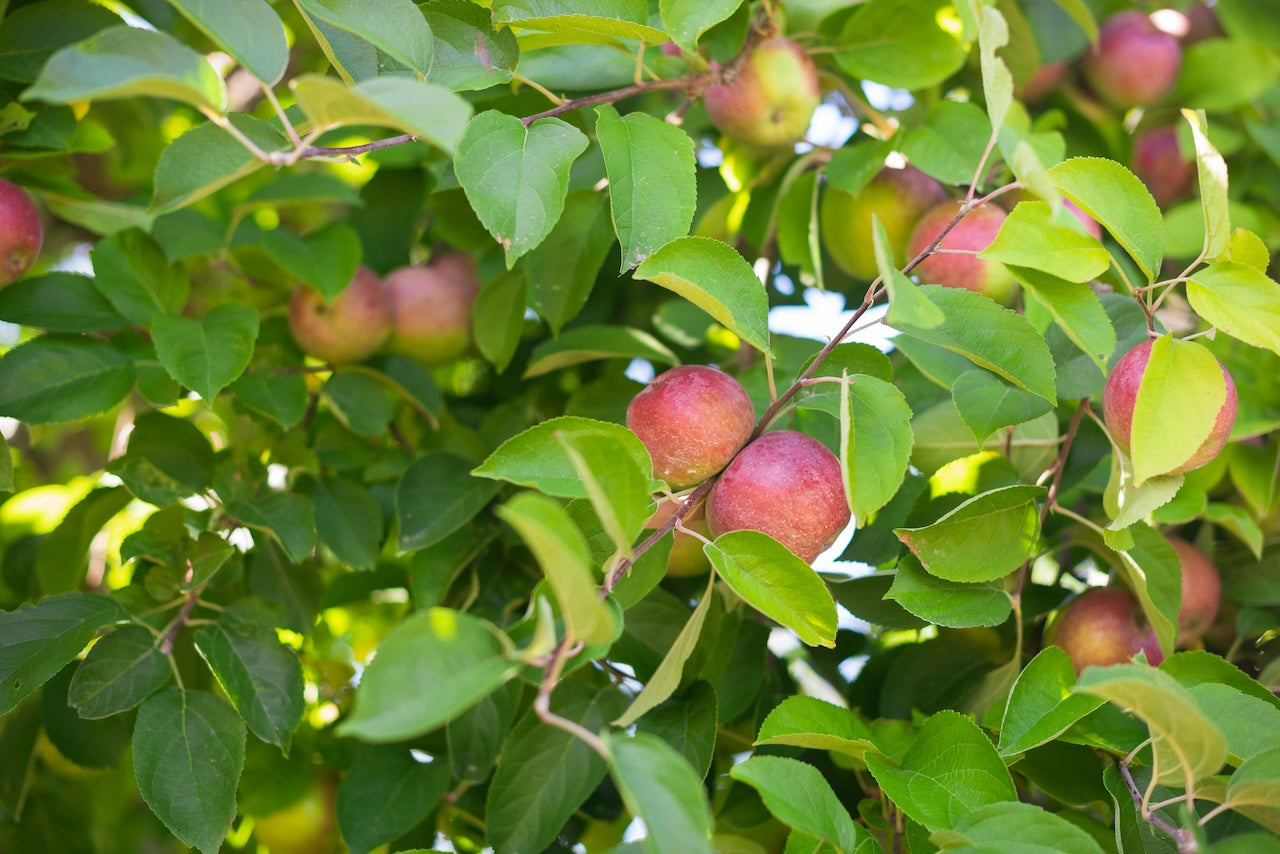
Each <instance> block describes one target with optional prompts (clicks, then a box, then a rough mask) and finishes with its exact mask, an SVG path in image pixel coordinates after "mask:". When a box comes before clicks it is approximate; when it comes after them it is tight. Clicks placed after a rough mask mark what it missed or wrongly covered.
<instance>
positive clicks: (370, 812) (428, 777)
mask: <svg viewBox="0 0 1280 854" xmlns="http://www.w3.org/2000/svg"><path fill="white" fill-rule="evenodd" d="M448 788H449V766H448V765H447V764H445V762H444V761H443V760H442V759H441V758H439V757H436V758H435V759H434V761H431V762H423V761H420V760H418V759H417V758H416V757H415V756H414V754H413V753H412V752H411V751H410V750H409V749H408V748H407V747H404V746H403V745H399V746H396V745H390V744H387V745H375V746H373V747H370V748H368V749H367V750H365V751H364V752H363V753H361V754H360V756H359V758H358V759H356V761H355V763H354V764H353V765H352V766H351V770H350V771H348V772H347V774H346V776H344V777H343V778H342V783H340V784H339V785H338V802H337V812H338V827H339V828H341V830H342V837H343V839H345V840H346V842H347V844H348V845H350V846H351V850H352V852H353V854H367V852H369V851H372V850H373V849H375V848H377V847H378V846H379V845H383V844H384V843H387V842H391V841H393V840H395V839H397V838H398V837H400V836H402V835H403V834H405V833H408V832H409V831H410V830H413V828H414V827H415V826H417V825H418V823H419V822H421V821H422V820H423V819H425V818H426V817H427V816H429V815H431V811H432V810H434V809H435V808H436V804H438V803H439V802H440V798H441V797H443V796H444V793H445V791H446V790H447V789H448Z"/></svg>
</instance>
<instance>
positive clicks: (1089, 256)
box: [979, 202, 1111, 282]
mask: <svg viewBox="0 0 1280 854" xmlns="http://www.w3.org/2000/svg"><path fill="white" fill-rule="evenodd" d="M1060 216H1065V217H1067V218H1070V217H1071V214H1070V213H1063V214H1061V215H1060ZM979 257H981V258H986V259H988V260H992V261H999V262H1001V263H1004V264H1014V265H1017V266H1020V267H1029V268H1031V269H1033V270H1039V271H1040V272H1042V273H1049V274H1052V275H1053V276H1056V277H1057V278H1059V279H1063V280H1066V281H1068V282H1088V281H1090V280H1092V279H1096V278H1097V277H1098V276H1100V275H1102V274H1103V273H1104V272H1106V270H1107V268H1108V267H1110V266H1111V256H1110V255H1108V254H1107V250H1106V249H1104V248H1103V246H1102V244H1101V243H1099V242H1098V241H1097V240H1095V239H1094V238H1093V237H1092V236H1091V235H1088V234H1084V233H1082V232H1080V231H1078V230H1076V229H1075V228H1073V227H1072V226H1070V225H1068V224H1067V223H1065V222H1063V221H1061V220H1060V219H1059V218H1056V217H1055V216H1054V215H1053V212H1052V211H1051V210H1050V208H1049V205H1048V204H1047V203H1045V202H1019V203H1018V205H1017V207H1015V208H1014V209H1013V211H1012V212H1011V213H1010V214H1009V216H1008V217H1006V218H1005V221H1004V222H1003V223H1002V224H1001V225H1000V231H999V233H998V234H996V239H995V240H994V241H992V243H991V245H990V246H988V247H987V248H986V249H984V250H982V252H980V253H979Z"/></svg>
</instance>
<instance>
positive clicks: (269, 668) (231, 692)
mask: <svg viewBox="0 0 1280 854" xmlns="http://www.w3.org/2000/svg"><path fill="white" fill-rule="evenodd" d="M195 645H196V649H197V650H198V651H199V653H200V655H201V656H203V658H204V660H205V662H206V663H207V664H208V665H209V669H210V670H212V671H213V675H214V676H216V677H218V683H219V684H221V685H222V689H223V690H224V691H226V693H227V697H228V698H229V699H230V700H231V702H232V704H233V705H234V706H235V707H236V710H237V711H239V712H240V715H241V717H243V718H244V720H245V723H247V724H248V725H249V729H251V730H253V734H254V735H256V736H257V737H258V738H260V739H262V740H263V741H265V742H267V743H268V744H274V745H276V746H277V747H279V748H280V749H281V750H283V751H284V752H285V753H286V754H287V753H288V752H289V743H290V742H291V741H292V739H293V731H294V730H295V729H296V728H297V726H298V724H299V722H301V720H302V713H303V711H304V710H305V709H304V706H305V704H304V701H303V698H302V690H303V683H302V665H301V664H300V663H299V661H298V654H297V653H296V652H294V651H293V650H292V649H290V648H289V647H286V646H284V645H283V644H282V643H280V640H279V639H278V638H277V637H276V633H275V629H274V627H272V626H268V625H262V624H261V623H258V622H256V621H254V620H252V619H249V618H247V617H246V616H244V615H241V614H238V613H236V612H235V611H234V610H228V611H224V612H223V614H222V617H221V618H220V619H219V620H218V622H216V623H211V624H209V625H206V626H201V627H200V628H199V629H197V630H196V635H195Z"/></svg>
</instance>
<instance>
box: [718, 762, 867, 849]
mask: <svg viewBox="0 0 1280 854" xmlns="http://www.w3.org/2000/svg"><path fill="white" fill-rule="evenodd" d="M729 776H731V777H732V778H733V779H735V780H739V781H741V782H743V783H746V784H747V785H748V786H750V787H751V788H753V789H755V790H756V791H758V792H759V793H760V799H761V800H762V801H764V805H765V808H766V809H768V810H769V812H771V813H773V815H774V817H775V818H777V819H778V820H779V821H781V822H782V823H783V824H785V825H787V826H788V827H793V828H795V829H797V830H801V831H804V832H805V833H809V834H811V835H813V836H816V837H818V838H819V839H824V840H826V841H827V842H830V843H831V844H833V845H835V846H836V847H837V849H838V850H840V851H853V850H854V849H855V848H856V847H857V846H858V845H859V844H860V843H861V842H862V838H863V837H864V836H867V835H868V834H867V831H866V830H864V829H862V828H860V827H858V826H857V825H856V824H854V823H853V819H852V818H851V817H850V816H849V811H848V810H846V809H845V807H844V804H842V803H840V799H839V798H837V797H836V793H835V792H834V791H832V789H831V784H830V783H829V782H828V781H827V779H826V778H825V777H823V775H822V772H821V771H819V770H818V769H817V768H815V767H813V766H812V765H809V764H808V763H805V762H801V761H799V760H797V759H790V758H787V757H783V756H752V757H751V758H749V759H747V760H746V761H744V762H739V763H738V764H737V765H734V766H733V768H732V770H730V772H729Z"/></svg>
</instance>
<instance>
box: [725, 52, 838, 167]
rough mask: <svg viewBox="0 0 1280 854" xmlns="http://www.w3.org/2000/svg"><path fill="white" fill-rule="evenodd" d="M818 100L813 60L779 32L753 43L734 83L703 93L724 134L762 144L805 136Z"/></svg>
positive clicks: (766, 145) (784, 141)
mask: <svg viewBox="0 0 1280 854" xmlns="http://www.w3.org/2000/svg"><path fill="white" fill-rule="evenodd" d="M821 100H822V90H821V89H820V88H819V86H818V70H817V68H815V67H814V64H813V60H812V59H810V58H809V54H808V53H807V52H806V51H805V49H804V48H802V47H801V46H800V45H798V44H796V43H795V42H793V41H791V40H790V39H787V38H783V37H781V36H775V37H774V38H771V39H767V40H765V41H763V42H761V43H760V44H758V45H756V47H755V49H754V50H752V51H751V55H750V56H748V57H747V59H746V61H745V62H744V63H743V64H742V66H741V68H739V69H738V74H737V76H736V77H735V78H734V79H733V81H732V82H729V83H721V84H718V85H716V86H712V87H711V88H709V89H707V91H706V92H705V93H704V94H703V103H704V104H705V105H706V108H707V115H708V116H709V117H710V118H711V122H712V123H713V124H714V125H715V126H716V127H717V128H719V129H720V131H721V132H722V133H724V134H725V135H726V136H729V137H731V138H733V139H735V140H737V141H738V142H743V143H746V144H747V145H758V146H761V147H773V146H780V145H791V144H792V143H795V142H799V141H800V140H801V139H803V138H804V134H805V131H806V130H808V129H809V120H810V119H811V118H812V117H813V111H814V110H815V109H817V107H818V103H819V102H820V101H821Z"/></svg>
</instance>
